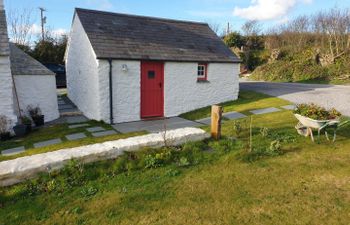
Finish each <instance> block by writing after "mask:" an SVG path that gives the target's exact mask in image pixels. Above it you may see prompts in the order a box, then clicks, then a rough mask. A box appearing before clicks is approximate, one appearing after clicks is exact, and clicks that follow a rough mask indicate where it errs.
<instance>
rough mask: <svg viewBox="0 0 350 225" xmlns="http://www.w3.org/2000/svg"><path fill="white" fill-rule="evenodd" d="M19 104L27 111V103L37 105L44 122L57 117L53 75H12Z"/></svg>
mask: <svg viewBox="0 0 350 225" xmlns="http://www.w3.org/2000/svg"><path fill="white" fill-rule="evenodd" d="M14 78H15V84H16V90H17V95H18V100H19V106H20V108H21V110H23V112H25V113H26V112H27V107H28V105H32V106H34V107H35V106H39V107H40V109H41V111H42V113H43V115H45V122H49V121H52V120H55V119H57V118H58V117H59V112H58V104H57V93H56V80H55V76H54V75H37V76H33V75H18V76H14Z"/></svg>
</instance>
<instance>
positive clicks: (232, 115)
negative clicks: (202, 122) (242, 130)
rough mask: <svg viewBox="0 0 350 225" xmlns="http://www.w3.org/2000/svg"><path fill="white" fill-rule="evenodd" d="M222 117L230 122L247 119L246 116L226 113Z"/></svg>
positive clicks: (237, 113)
mask: <svg viewBox="0 0 350 225" xmlns="http://www.w3.org/2000/svg"><path fill="white" fill-rule="evenodd" d="M222 116H223V117H225V118H228V119H230V120H235V119H241V118H245V117H247V116H246V115H244V114H242V113H239V112H227V113H223V114H222Z"/></svg>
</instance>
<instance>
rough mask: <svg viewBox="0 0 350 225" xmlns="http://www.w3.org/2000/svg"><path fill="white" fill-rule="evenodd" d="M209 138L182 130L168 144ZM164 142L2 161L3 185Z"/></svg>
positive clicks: (145, 139) (136, 141) (160, 138)
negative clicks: (72, 164) (72, 161)
mask: <svg viewBox="0 0 350 225" xmlns="http://www.w3.org/2000/svg"><path fill="white" fill-rule="evenodd" d="M208 137H209V134H207V133H206V132H205V131H203V130H202V129H199V128H181V129H176V130H170V131H167V132H166V140H167V141H166V142H167V143H169V144H171V145H181V144H184V143H186V142H189V141H201V140H204V139H206V138H208ZM164 142H165V141H164V133H157V134H148V135H143V136H137V137H132V138H127V139H121V140H116V141H109V142H104V143H100V144H93V145H87V146H81V147H76V148H70V149H62V150H59V151H55V152H48V153H44V154H38V155H32V156H27V157H22V158H17V159H14V160H10V161H4V162H0V186H10V185H13V184H17V183H20V182H22V181H25V180H27V179H29V178H32V177H34V176H35V175H37V174H38V173H41V172H50V171H52V170H56V169H60V168H62V167H63V166H64V165H65V164H66V163H68V162H69V161H70V160H72V159H75V160H79V161H81V162H83V163H89V162H96V161H101V160H106V159H114V158H117V157H118V156H120V155H122V154H123V153H124V152H125V151H137V150H140V149H142V148H143V147H155V148H156V147H162V146H164Z"/></svg>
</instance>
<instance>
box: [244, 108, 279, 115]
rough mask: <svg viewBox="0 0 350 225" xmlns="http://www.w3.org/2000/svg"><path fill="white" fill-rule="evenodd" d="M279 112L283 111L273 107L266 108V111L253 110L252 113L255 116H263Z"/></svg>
mask: <svg viewBox="0 0 350 225" xmlns="http://www.w3.org/2000/svg"><path fill="white" fill-rule="evenodd" d="M279 111H282V110H281V109H277V108H274V107H271V108H265V109H256V110H252V111H250V112H251V113H253V114H255V115H261V114H267V113H273V112H279Z"/></svg>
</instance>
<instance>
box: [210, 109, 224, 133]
mask: <svg viewBox="0 0 350 225" xmlns="http://www.w3.org/2000/svg"><path fill="white" fill-rule="evenodd" d="M221 118H222V107H221V106H218V105H213V106H212V107H211V136H212V138H214V139H215V140H219V139H220V137H221Z"/></svg>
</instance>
